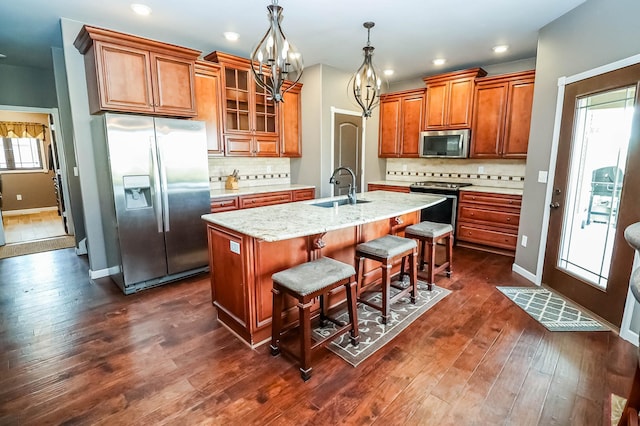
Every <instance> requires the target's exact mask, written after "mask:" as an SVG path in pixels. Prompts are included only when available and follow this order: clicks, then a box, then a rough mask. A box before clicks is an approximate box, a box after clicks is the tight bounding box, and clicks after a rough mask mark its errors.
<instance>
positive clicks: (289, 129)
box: [278, 83, 313, 198]
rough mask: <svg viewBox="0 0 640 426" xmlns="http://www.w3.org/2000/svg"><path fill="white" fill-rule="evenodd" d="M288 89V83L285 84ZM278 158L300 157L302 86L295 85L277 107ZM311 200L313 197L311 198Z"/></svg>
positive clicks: (299, 84)
mask: <svg viewBox="0 0 640 426" xmlns="http://www.w3.org/2000/svg"><path fill="white" fill-rule="evenodd" d="M287 87H289V83H287ZM279 108H280V110H279V112H278V113H279V114H280V156H281V157H302V114H301V112H302V84H301V83H296V84H295V85H294V86H293V87H292V88H291V89H289V90H287V92H285V94H284V95H283V102H281V103H280V105H279ZM312 198H313V197H312Z"/></svg>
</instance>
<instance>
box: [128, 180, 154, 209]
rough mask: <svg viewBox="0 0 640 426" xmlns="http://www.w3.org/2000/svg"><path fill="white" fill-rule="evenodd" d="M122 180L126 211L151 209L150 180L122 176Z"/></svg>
mask: <svg viewBox="0 0 640 426" xmlns="http://www.w3.org/2000/svg"><path fill="white" fill-rule="evenodd" d="M122 180H123V184H124V200H125V207H126V209H127V210H134V209H144V208H147V207H151V179H150V178H149V176H147V175H143V176H123V177H122Z"/></svg>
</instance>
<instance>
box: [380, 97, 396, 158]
mask: <svg viewBox="0 0 640 426" xmlns="http://www.w3.org/2000/svg"><path fill="white" fill-rule="evenodd" d="M400 108H401V100H400V98H397V97H392V98H390V99H382V100H381V101H380V130H379V135H378V157H397V156H398V153H399V152H398V151H399V147H398V142H399V141H398V138H399V133H400V131H399V130H400Z"/></svg>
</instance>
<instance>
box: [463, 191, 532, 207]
mask: <svg viewBox="0 0 640 426" xmlns="http://www.w3.org/2000/svg"><path fill="white" fill-rule="evenodd" d="M465 202H466V203H476V204H488V205H492V206H507V207H516V208H520V205H521V204H522V196H520V195H507V194H495V193H492V192H471V191H461V192H460V203H465Z"/></svg>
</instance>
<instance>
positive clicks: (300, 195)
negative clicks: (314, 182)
mask: <svg viewBox="0 0 640 426" xmlns="http://www.w3.org/2000/svg"><path fill="white" fill-rule="evenodd" d="M291 193H292V194H293V201H303V200H313V199H314V198H316V190H315V189H314V188H309V189H296V190H294V191H291Z"/></svg>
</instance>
